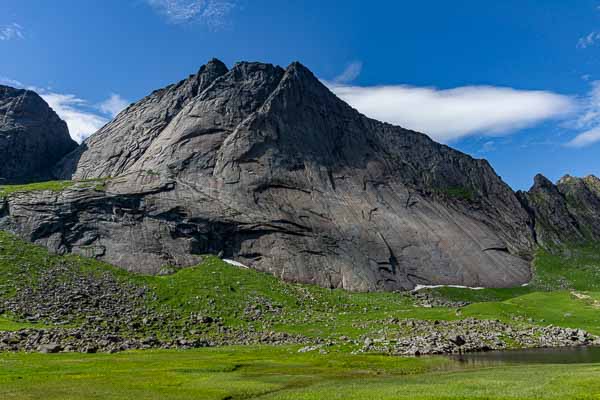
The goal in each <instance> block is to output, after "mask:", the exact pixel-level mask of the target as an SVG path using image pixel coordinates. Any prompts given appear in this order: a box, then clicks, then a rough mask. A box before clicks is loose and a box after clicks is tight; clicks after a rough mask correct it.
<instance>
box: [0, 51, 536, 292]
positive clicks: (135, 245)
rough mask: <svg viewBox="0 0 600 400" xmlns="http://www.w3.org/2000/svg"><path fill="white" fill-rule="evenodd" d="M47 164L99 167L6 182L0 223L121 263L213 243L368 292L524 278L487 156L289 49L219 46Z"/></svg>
mask: <svg viewBox="0 0 600 400" xmlns="http://www.w3.org/2000/svg"><path fill="white" fill-rule="evenodd" d="M55 171H56V173H57V174H58V175H59V176H60V177H61V178H65V179H70V178H73V179H76V180H82V179H98V178H100V179H105V181H103V182H104V183H103V184H102V185H87V186H86V185H75V186H74V187H72V188H71V189H67V190H65V191H63V192H61V193H49V192H31V193H20V194H18V195H14V196H11V197H10V198H9V199H7V200H6V202H7V203H9V205H8V206H6V207H5V210H7V211H5V212H4V214H5V216H4V218H3V219H2V221H3V222H2V223H0V225H3V226H4V227H8V228H9V229H11V230H12V231H13V232H17V233H19V234H20V235H21V236H23V237H25V238H27V239H29V240H32V241H35V242H37V243H41V244H44V245H46V246H48V247H49V248H51V249H52V250H53V251H55V252H59V253H64V252H74V253H79V254H85V255H92V256H95V257H98V258H100V259H103V260H105V261H107V262H110V263H113V264H115V265H118V266H121V267H123V268H126V269H128V270H133V271H139V272H146V273H158V272H159V271H160V270H161V269H162V268H163V267H164V266H165V265H172V266H189V265H193V264H195V263H197V262H198V261H199V259H200V255H201V254H206V253H213V254H221V255H223V257H225V258H229V259H235V260H236V261H239V262H241V263H244V264H247V265H249V266H251V267H252V268H256V269H258V270H261V271H267V272H270V273H272V274H274V275H276V276H278V277H280V278H283V279H286V280H290V281H297V282H310V283H317V284H319V285H322V286H326V287H339V288H345V289H350V290H362V291H370V290H397V289H412V288H414V287H415V286H416V285H423V284H456V285H466V286H489V287H505V286H514V285H519V284H522V283H525V282H527V281H528V280H529V278H530V269H529V260H530V257H531V255H532V251H533V248H534V245H535V241H534V234H533V228H532V219H531V217H530V214H529V213H528V212H527V211H526V209H525V208H524V207H523V206H522V205H521V203H520V201H519V199H518V198H517V196H516V195H515V193H513V191H512V190H511V189H510V188H509V187H508V186H507V185H506V184H505V183H504V182H503V181H502V180H501V179H500V178H499V177H498V176H497V175H496V174H495V172H494V171H493V169H492V168H491V167H490V165H489V164H488V163H487V161H485V160H477V159H473V158H472V157H469V156H468V155H465V154H463V153H461V152H459V151H456V150H453V149H451V148H449V147H447V146H444V145H441V144H438V143H436V142H434V141H432V140H431V139H430V138H429V137H427V136H426V135H424V134H421V133H418V132H414V131H410V130H406V129H403V128H401V127H397V126H392V125H389V124H385V123H382V122H379V121H375V120H373V119H369V118H367V117H365V116H364V115H362V114H360V113H359V112H357V111H356V110H354V109H353V108H351V107H350V106H349V105H348V104H346V103H344V102H343V101H342V100H340V99H339V98H337V97H336V96H335V95H334V94H333V93H332V92H331V91H330V90H329V89H328V88H327V87H326V86H324V85H323V84H322V83H321V82H320V81H319V80H318V79H317V78H316V77H315V76H314V75H313V74H312V72H311V71H309V70H308V69H307V68H306V67H304V66H303V65H302V64H300V63H297V62H295V63H292V64H291V65H289V66H288V67H287V68H285V69H284V68H281V67H278V66H274V65H271V64H264V63H255V62H241V63H237V64H235V65H234V66H233V67H232V68H231V69H229V70H228V69H227V68H226V67H225V65H224V64H223V63H221V62H220V61H218V60H212V61H210V62H209V63H208V64H206V65H205V66H203V67H202V68H200V70H199V72H198V73H197V74H195V75H192V76H190V77H189V78H188V79H186V80H183V81H181V82H179V83H178V84H175V85H171V86H168V87H166V88H164V89H161V90H158V91H155V92H153V93H152V94H150V95H149V96H148V97H146V98H144V99H142V100H140V101H139V102H137V103H136V104H133V105H131V106H130V107H128V108H127V109H126V110H124V111H123V112H121V113H120V114H119V115H118V116H117V117H116V119H115V120H114V121H112V122H111V123H109V124H108V125H106V126H105V127H103V128H102V129H101V130H100V131H98V132H97V133H96V134H94V135H92V136H91V137H90V138H89V139H88V140H86V141H85V142H84V143H83V144H82V145H81V146H80V147H79V148H78V149H76V150H75V151H74V152H72V153H71V154H69V155H68V156H66V157H65V158H64V159H63V160H62V161H61V162H60V163H58V165H57V167H56V168H55ZM109 177H110V179H107V178H109ZM0 215H2V212H0Z"/></svg>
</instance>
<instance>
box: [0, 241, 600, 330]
mask: <svg viewBox="0 0 600 400" xmlns="http://www.w3.org/2000/svg"><path fill="white" fill-rule="evenodd" d="M577 254H578V255H577V256H576V258H574V260H569V259H564V258H559V257H556V256H551V255H548V254H542V255H541V256H540V257H538V259H537V260H536V268H537V274H538V275H537V277H536V281H537V280H540V281H541V282H543V283H544V285H549V283H548V282H552V280H554V281H555V282H560V285H561V287H565V282H566V281H569V282H570V280H571V279H572V283H570V284H569V285H572V287H573V288H577V289H579V290H582V289H586V288H591V289H596V286H595V283H594V282H595V280H593V279H592V278H591V277H583V278H582V277H580V275H581V273H580V272H579V271H578V270H577V268H576V266H578V265H581V266H582V267H581V269H584V271H587V273H589V274H595V273H596V272H595V271H596V270H597V269H598V270H600V266H598V265H596V264H593V262H596V261H595V260H597V258H595V257H596V256H595V254H596V253H595V252H594V251H591V250H589V249H585V250H581V251H580V252H579V253H577ZM59 262H60V263H63V262H67V263H69V264H70V265H72V267H73V268H76V269H78V270H79V271H80V273H102V272H105V271H109V272H110V273H111V274H113V275H115V276H117V277H118V278H119V279H122V280H127V281H128V282H133V283H135V284H139V285H140V286H141V285H144V286H147V287H149V288H151V290H153V291H154V293H156V300H155V301H154V303H153V304H152V306H153V307H156V308H158V309H163V308H166V309H170V310H176V313H178V314H179V315H181V316H187V315H189V314H190V313H192V312H194V313H199V314H201V315H208V316H212V317H213V318H214V317H221V318H222V319H223V322H224V323H225V325H228V326H232V327H236V326H242V327H247V326H253V327H254V328H256V329H258V330H261V329H263V330H276V331H283V332H288V333H298V334H302V335H307V336H319V337H331V338H335V337H339V336H340V335H346V336H350V337H359V336H360V335H363V334H369V333H373V332H376V331H378V330H379V329H381V328H382V327H383V323H382V321H383V320H384V319H388V318H392V317H393V318H399V319H402V318H416V319H446V320H450V319H457V318H464V317H469V316H472V317H480V318H490V319H501V320H504V321H507V322H511V321H512V322H517V323H518V322H533V323H536V324H540V325H548V324H554V325H559V326H566V327H574V328H584V329H587V330H589V331H591V332H593V333H597V334H600V308H598V307H599V306H598V303H597V302H596V301H597V300H600V293H598V292H586V295H587V296H590V297H589V298H578V297H576V296H575V295H574V294H573V293H572V292H571V291H567V290H561V291H554V292H548V291H535V290H536V285H537V284H536V283H535V282H534V284H533V285H532V286H531V287H529V288H517V289H496V290H486V291H472V290H464V289H462V290H461V289H437V290H435V291H434V293H437V294H438V295H445V296H448V297H452V298H467V299H469V300H471V301H477V302H475V303H474V304H471V305H469V306H467V307H464V308H462V309H461V310H460V312H457V310H455V309H451V308H419V307H415V306H414V305H413V303H412V300H411V299H410V297H407V296H403V295H400V294H397V293H349V292H346V291H343V290H330V289H323V288H319V287H316V286H311V285H298V284H288V283H283V282H280V281H279V280H277V279H276V278H274V277H272V276H271V275H268V274H263V273H259V272H256V271H253V270H246V269H240V268H238V267H234V266H231V265H228V264H225V263H224V262H222V261H221V260H219V259H217V258H215V257H206V258H205V262H204V263H203V264H201V265H199V266H197V267H194V268H188V269H183V270H180V271H178V272H177V273H175V274H173V275H170V276H162V277H157V276H141V275H134V274H129V273H127V272H125V271H123V270H120V269H118V268H115V267H112V266H109V265H106V264H104V263H101V262H98V261H95V260H91V259H86V258H83V257H78V256H66V257H59V256H53V255H49V254H48V252H47V251H46V250H45V249H43V248H41V247H38V246H34V245H31V244H28V243H25V242H22V241H20V240H17V239H15V238H14V237H13V236H11V235H9V234H7V233H3V232H0V296H10V295H11V293H13V292H14V290H15V289H14V283H15V282H23V281H26V280H33V281H34V282H35V276H36V274H37V271H39V270H40V269H42V268H45V267H46V266H47V265H49V264H51V263H59ZM571 265H574V266H575V267H573V269H575V271H573V270H570V269H569V268H571ZM560 271H563V272H560ZM571 276H575V277H576V278H577V279H573V278H571ZM585 282H590V283H589V286H587V287H586V286H584V284H585ZM475 296H480V299H477V298H476V297H475ZM495 297H499V298H500V300H502V301H489V300H493V299H494V298H495ZM251 304H259V308H261V311H262V313H263V318H261V319H260V320H258V321H252V320H251V319H248V318H247V316H246V315H245V312H244V311H245V309H246V307H248V306H249V305H251ZM261 304H263V305H261ZM267 304H268V306H267ZM3 317H4V320H0V327H2V326H3V325H4V326H8V328H7V329H15V328H18V327H19V324H18V323H14V322H11V323H10V325H8V324H9V323H8V322H6V317H7V316H3Z"/></svg>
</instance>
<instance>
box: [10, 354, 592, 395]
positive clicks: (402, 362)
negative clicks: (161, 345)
mask: <svg viewBox="0 0 600 400" xmlns="http://www.w3.org/2000/svg"><path fill="white" fill-rule="evenodd" d="M296 350H297V348H296V347H268V346H262V347H259V346H248V347H225V348H217V349H200V350H187V351H143V352H126V353H119V354H95V355H84V354H52V355H48V354H24V353H8V354H0V366H1V368H0V398H7V399H37V398H43V399H48V400H53V399H61V400H69V399H106V400H111V399H135V398H140V399H161V400H179V399H186V400H187V399H206V400H211V399H249V398H261V399H263V398H264V399H272V400H283V399H294V400H297V399H315V400H317V399H344V400H345V399H357V400H358V399H361V400H362V399H369V400H371V399H377V400H387V399H390V400H391V399H440V398H443V399H472V398H478V399H508V398H512V399H564V398H577V399H597V398H598V397H599V396H600V365H598V364H581V365H569V367H568V368H565V366H564V365H532V364H519V365H496V366H486V367H485V368H475V367H473V366H469V365H465V364H460V363H458V362H455V361H452V360H450V359H447V358H443V357H422V358H400V357H389V356H378V355H352V354H345V353H330V354H327V355H320V354H299V353H297V351H296Z"/></svg>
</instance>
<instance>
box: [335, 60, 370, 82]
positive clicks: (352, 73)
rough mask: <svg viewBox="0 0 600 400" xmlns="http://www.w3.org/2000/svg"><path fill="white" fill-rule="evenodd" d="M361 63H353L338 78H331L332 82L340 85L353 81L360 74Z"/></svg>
mask: <svg viewBox="0 0 600 400" xmlns="http://www.w3.org/2000/svg"><path fill="white" fill-rule="evenodd" d="M362 67H363V63H362V62H361V61H353V62H351V63H350V64H348V66H347V67H346V69H345V70H344V72H342V73H341V74H339V75H338V76H336V77H335V78H333V82H335V83H338V84H342V83H350V82H352V81H354V80H355V79H356V78H358V76H359V75H360V73H361V72H362Z"/></svg>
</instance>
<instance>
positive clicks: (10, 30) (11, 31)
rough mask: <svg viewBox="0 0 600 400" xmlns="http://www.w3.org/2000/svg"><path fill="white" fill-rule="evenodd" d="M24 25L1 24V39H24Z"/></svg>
mask: <svg viewBox="0 0 600 400" xmlns="http://www.w3.org/2000/svg"><path fill="white" fill-rule="evenodd" d="M24 38H25V35H24V34H23V27H22V26H21V25H19V24H17V23H12V24H8V25H0V40H13V39H24Z"/></svg>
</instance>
